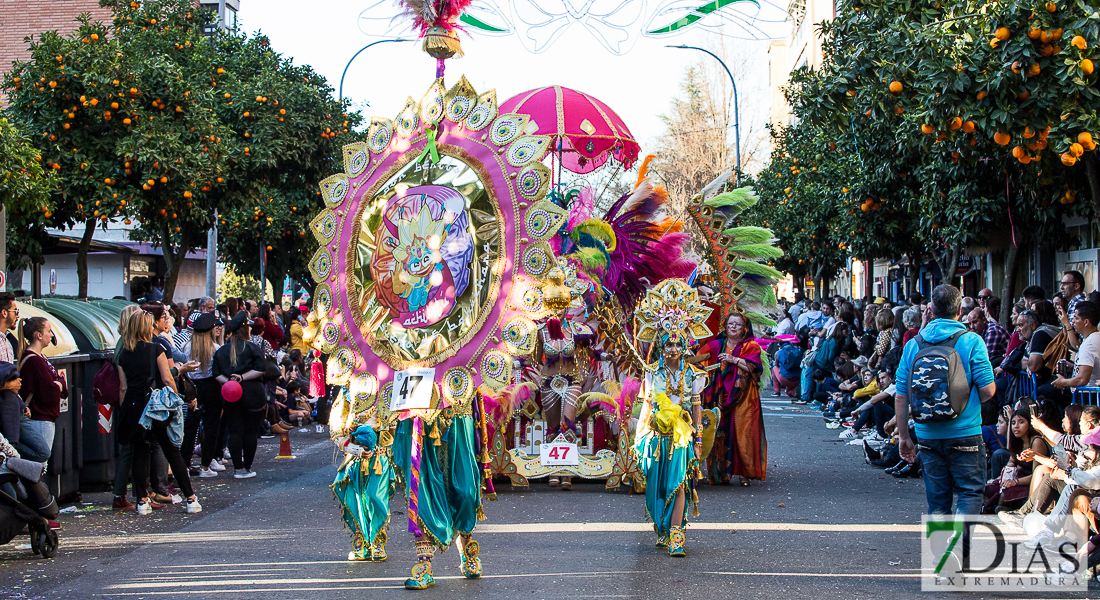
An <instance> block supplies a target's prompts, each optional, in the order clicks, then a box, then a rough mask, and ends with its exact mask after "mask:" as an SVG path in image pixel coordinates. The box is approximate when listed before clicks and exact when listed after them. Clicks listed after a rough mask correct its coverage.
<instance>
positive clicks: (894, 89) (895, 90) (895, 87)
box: [281, 81, 905, 112]
mask: <svg viewBox="0 0 1100 600" xmlns="http://www.w3.org/2000/svg"><path fill="white" fill-rule="evenodd" d="M903 89H905V86H903V85H901V82H900V81H891V82H890V93H892V94H900V93H901V90H903ZM281 112H285V111H281Z"/></svg>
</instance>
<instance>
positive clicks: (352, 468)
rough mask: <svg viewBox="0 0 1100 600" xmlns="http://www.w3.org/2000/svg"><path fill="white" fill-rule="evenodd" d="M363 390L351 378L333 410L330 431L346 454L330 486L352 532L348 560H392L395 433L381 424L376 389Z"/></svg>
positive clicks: (337, 445)
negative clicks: (389, 535)
mask: <svg viewBox="0 0 1100 600" xmlns="http://www.w3.org/2000/svg"><path fill="white" fill-rule="evenodd" d="M375 387H376V386H375ZM357 392H358V393H355V394H354V395H353V394H352V391H351V389H350V388H349V386H348V385H346V384H345V385H344V386H343V387H342V389H341V390H340V393H339V394H338V395H337V397H336V402H334V403H333V407H332V409H331V412H330V413H329V423H328V425H329V431H330V434H329V436H330V437H331V439H332V441H333V443H334V444H336V447H337V448H339V449H340V450H341V451H342V452H343V457H344V459H343V462H341V464H340V467H339V469H337V471H336V479H335V481H333V482H332V485H330V486H329V488H330V489H332V493H333V495H334V496H336V500H337V501H338V502H339V503H340V506H341V509H342V511H341V512H342V515H341V516H342V518H343V519H344V525H345V526H346V527H347V528H348V531H349V532H351V547H352V550H351V552H349V553H348V560H369V561H375V562H381V561H384V560H386V528H387V526H388V525H389V521H390V499H391V498H392V497H393V491H394V487H395V485H396V481H395V477H394V468H393V458H392V456H391V447H392V443H393V434H392V433H391V432H390V431H389V430H386V429H382V428H381V422H380V420H379V418H378V413H377V410H376V407H375V394H374V393H373V390H357ZM379 401H382V402H384V401H385V400H379Z"/></svg>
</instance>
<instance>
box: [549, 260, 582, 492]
mask: <svg viewBox="0 0 1100 600" xmlns="http://www.w3.org/2000/svg"><path fill="white" fill-rule="evenodd" d="M547 280H548V282H547V284H546V285H545V286H544V287H543V293H544V298H543V303H544V304H545V305H546V306H547V308H549V309H551V310H554V311H557V314H556V315H555V316H552V317H550V318H549V319H548V320H547V321H546V323H544V324H542V325H541V326H540V327H539V342H538V343H537V344H536V345H535V362H536V363H537V364H540V365H541V366H542V368H541V372H540V374H539V398H540V403H541V405H542V415H543V418H544V419H545V420H546V439H547V440H551V439H553V438H555V437H556V436H557V435H558V433H562V434H565V436H566V438H567V439H569V440H570V441H576V437H577V431H576V426H577V407H578V405H579V400H580V396H581V389H582V385H583V384H584V383H585V380H586V379H587V377H588V372H587V371H588V365H589V362H590V361H589V359H588V351H589V350H590V349H591V346H592V343H593V342H594V341H595V339H596V334H595V332H594V331H593V330H592V328H591V327H589V326H588V325H586V324H584V323H583V322H581V321H580V319H575V320H571V319H570V318H569V309H570V307H571V306H572V304H573V302H574V296H575V294H574V292H575V291H576V287H577V286H578V285H580V286H586V285H587V284H586V283H585V282H584V281H583V280H578V278H577V277H576V270H575V267H573V266H572V265H569V264H567V263H566V262H565V261H563V260H559V263H558V267H557V268H554V269H552V270H551V271H550V273H548V274H547ZM576 297H577V298H579V295H576ZM559 484H560V485H561V488H562V489H563V490H570V489H572V487H573V478H572V477H569V476H565V477H562V478H561V479H560V481H559V479H558V478H557V477H551V478H550V487H558V485H559Z"/></svg>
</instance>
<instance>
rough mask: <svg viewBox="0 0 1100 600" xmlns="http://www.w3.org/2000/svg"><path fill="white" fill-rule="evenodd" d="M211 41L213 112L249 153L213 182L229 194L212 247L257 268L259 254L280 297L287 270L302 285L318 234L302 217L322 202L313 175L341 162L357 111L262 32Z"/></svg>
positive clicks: (244, 268) (240, 265)
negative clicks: (216, 94)
mask: <svg viewBox="0 0 1100 600" xmlns="http://www.w3.org/2000/svg"><path fill="white" fill-rule="evenodd" d="M216 47H217V52H218V57H219V61H218V66H217V69H219V70H220V71H221V74H220V75H219V77H220V78H221V80H222V81H220V82H219V90H222V89H224V90H225V93H224V96H223V98H222V101H220V102H219V104H218V107H217V114H218V118H219V120H220V121H221V122H223V123H226V124H227V125H228V126H229V127H230V128H231V129H232V135H233V139H234V140H235V143H236V144H237V145H238V146H240V147H242V148H243V149H244V152H245V155H246V158H247V160H244V161H242V162H241V163H240V164H239V165H238V167H237V169H235V172H234V174H233V177H231V178H228V179H225V180H224V181H218V182H215V183H214V184H213V189H214V190H215V192H217V193H219V194H220V195H222V196H224V197H227V198H234V199H236V200H235V201H232V202H229V203H228V206H227V208H226V209H224V210H221V211H220V216H219V221H218V226H219V254H220V255H221V256H222V257H223V258H224V259H225V260H227V261H228V262H231V263H233V264H234V265H236V266H237V269H238V272H251V273H256V274H258V273H259V261H260V253H261V252H266V256H267V268H266V271H265V278H266V279H268V281H270V282H271V284H272V288H273V289H274V290H275V293H276V297H278V296H279V294H280V293H281V291H282V284H283V279H284V277H285V276H287V275H289V276H290V277H293V278H295V279H299V280H302V281H304V282H306V283H307V284H309V281H308V279H309V269H308V266H307V265H308V261H309V259H310V257H311V256H312V254H313V253H314V251H315V250H316V249H317V242H316V238H314V237H313V236H312V235H310V234H309V233H308V232H307V229H308V223H309V221H310V219H312V217H313V216H315V215H316V213H317V212H319V211H320V210H321V209H323V208H324V201H323V199H322V197H321V195H320V191H319V190H318V183H319V182H320V181H321V180H322V179H324V178H325V177H328V176H329V175H331V174H333V173H336V172H339V171H341V170H342V169H343V163H342V158H341V146H342V145H344V144H347V143H351V142H353V141H355V140H357V139H360V138H361V137H362V136H361V135H360V134H358V133H356V132H355V131H354V129H353V128H354V127H356V126H358V125H359V124H360V123H361V120H362V119H361V116H360V115H359V114H358V113H350V114H349V113H347V104H346V103H343V104H342V103H340V102H337V101H336V99H334V98H333V89H332V87H331V86H330V85H329V84H328V82H327V81H326V80H325V79H324V78H323V77H322V76H320V75H318V74H317V73H316V72H314V71H313V69H312V68H310V67H308V66H295V65H293V64H292V62H291V61H290V60H289V59H287V58H285V57H283V56H281V55H279V54H278V53H276V52H274V51H273V50H272V49H271V48H270V42H269V41H268V39H267V38H265V37H263V36H258V37H255V38H252V39H246V38H243V37H240V36H233V35H226V36H223V37H221V38H220V39H219V40H218V43H217V46H216ZM308 287H310V288H312V285H308Z"/></svg>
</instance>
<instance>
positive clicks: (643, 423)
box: [634, 279, 711, 557]
mask: <svg viewBox="0 0 1100 600" xmlns="http://www.w3.org/2000/svg"><path fill="white" fill-rule="evenodd" d="M710 312H711V309H709V308H707V307H705V306H704V305H703V304H702V303H701V302H699V298H698V294H697V293H696V291H695V290H693V289H691V288H690V287H689V286H688V285H687V284H686V283H684V282H682V281H680V280H675V279H673V280H668V281H664V282H662V283H661V284H659V285H658V286H657V287H656V288H654V289H653V290H650V291H649V292H648V293H647V294H646V299H645V301H644V302H643V303H642V305H641V306H640V307H639V308H638V311H637V313H636V317H637V319H638V327H639V329H638V339H639V340H640V341H652V342H653V343H654V344H656V345H657V346H658V347H659V348H660V352H661V354H660V357H659V358H658V360H657V362H656V363H652V364H650V365H647V367H646V375H645V383H644V384H643V387H642V395H643V396H642V397H643V403H642V410H641V413H640V416H639V420H638V426H637V429H636V433H635V438H634V452H635V455H636V458H637V460H638V464H639V466H640V467H641V469H642V472H643V473H644V474H645V505H646V517H647V518H648V519H649V520H651V521H653V531H654V532H655V533H656V534H657V547H658V548H667V549H668V555H669V556H677V557H679V556H686V555H687V553H686V551H685V550H684V541H685V539H684V527H686V526H687V522H688V521H687V515H686V514H685V512H684V508H685V505H686V503H687V501H688V498H689V495H688V494H689V493H690V498H691V501H692V503H693V506H694V510H693V513H692V514H693V515H695V516H698V515H699V495H698V494H697V493H696V492H695V479H696V477H697V476H696V473H697V472H698V463H699V459H700V458H701V454H702V447H703V437H702V436H703V411H702V407H701V405H702V401H701V399H700V394H701V392H702V391H703V387H704V385H705V384H706V375H705V374H704V372H703V371H702V370H701V369H698V368H696V367H694V366H692V365H691V364H688V362H687V361H686V360H685V357H684V355H685V353H686V351H687V349H688V346H689V345H690V344H692V343H694V341H695V340H696V339H700V338H705V337H709V335H710V330H708V329H707V328H706V325H705V323H706V319H707V316H709V315H710Z"/></svg>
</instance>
